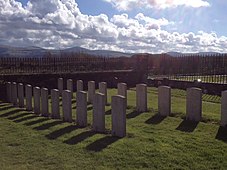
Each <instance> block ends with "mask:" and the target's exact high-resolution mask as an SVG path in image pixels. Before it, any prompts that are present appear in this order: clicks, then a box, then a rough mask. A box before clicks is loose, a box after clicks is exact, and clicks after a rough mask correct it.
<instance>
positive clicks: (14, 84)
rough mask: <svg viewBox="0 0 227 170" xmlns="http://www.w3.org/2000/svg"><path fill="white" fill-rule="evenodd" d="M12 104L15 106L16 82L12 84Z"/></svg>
mask: <svg viewBox="0 0 227 170" xmlns="http://www.w3.org/2000/svg"><path fill="white" fill-rule="evenodd" d="M12 96H13V105H14V106H17V83H15V82H13V84H12Z"/></svg>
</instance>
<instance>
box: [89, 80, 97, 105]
mask: <svg viewBox="0 0 227 170" xmlns="http://www.w3.org/2000/svg"><path fill="white" fill-rule="evenodd" d="M94 95H95V82H94V81H89V82H88V102H89V103H93V99H94Z"/></svg>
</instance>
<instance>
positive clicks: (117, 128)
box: [111, 95, 126, 137]
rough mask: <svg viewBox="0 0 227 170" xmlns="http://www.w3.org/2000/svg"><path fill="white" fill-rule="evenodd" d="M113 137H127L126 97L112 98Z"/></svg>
mask: <svg viewBox="0 0 227 170" xmlns="http://www.w3.org/2000/svg"><path fill="white" fill-rule="evenodd" d="M111 115H112V135H113V136H117V137H125V135H126V98H125V97H124V96H120V95H117V96H112V100H111Z"/></svg>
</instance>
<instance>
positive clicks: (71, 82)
mask: <svg viewBox="0 0 227 170" xmlns="http://www.w3.org/2000/svg"><path fill="white" fill-rule="evenodd" d="M67 90H69V91H71V93H72V96H73V80H72V79H68V80H67Z"/></svg>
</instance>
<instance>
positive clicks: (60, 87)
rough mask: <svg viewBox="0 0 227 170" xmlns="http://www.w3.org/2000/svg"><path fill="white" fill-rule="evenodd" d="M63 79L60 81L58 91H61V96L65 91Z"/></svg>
mask: <svg viewBox="0 0 227 170" xmlns="http://www.w3.org/2000/svg"><path fill="white" fill-rule="evenodd" d="M63 88H64V87H63V78H59V79H58V90H59V93H60V96H61V95H62V91H63Z"/></svg>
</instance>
